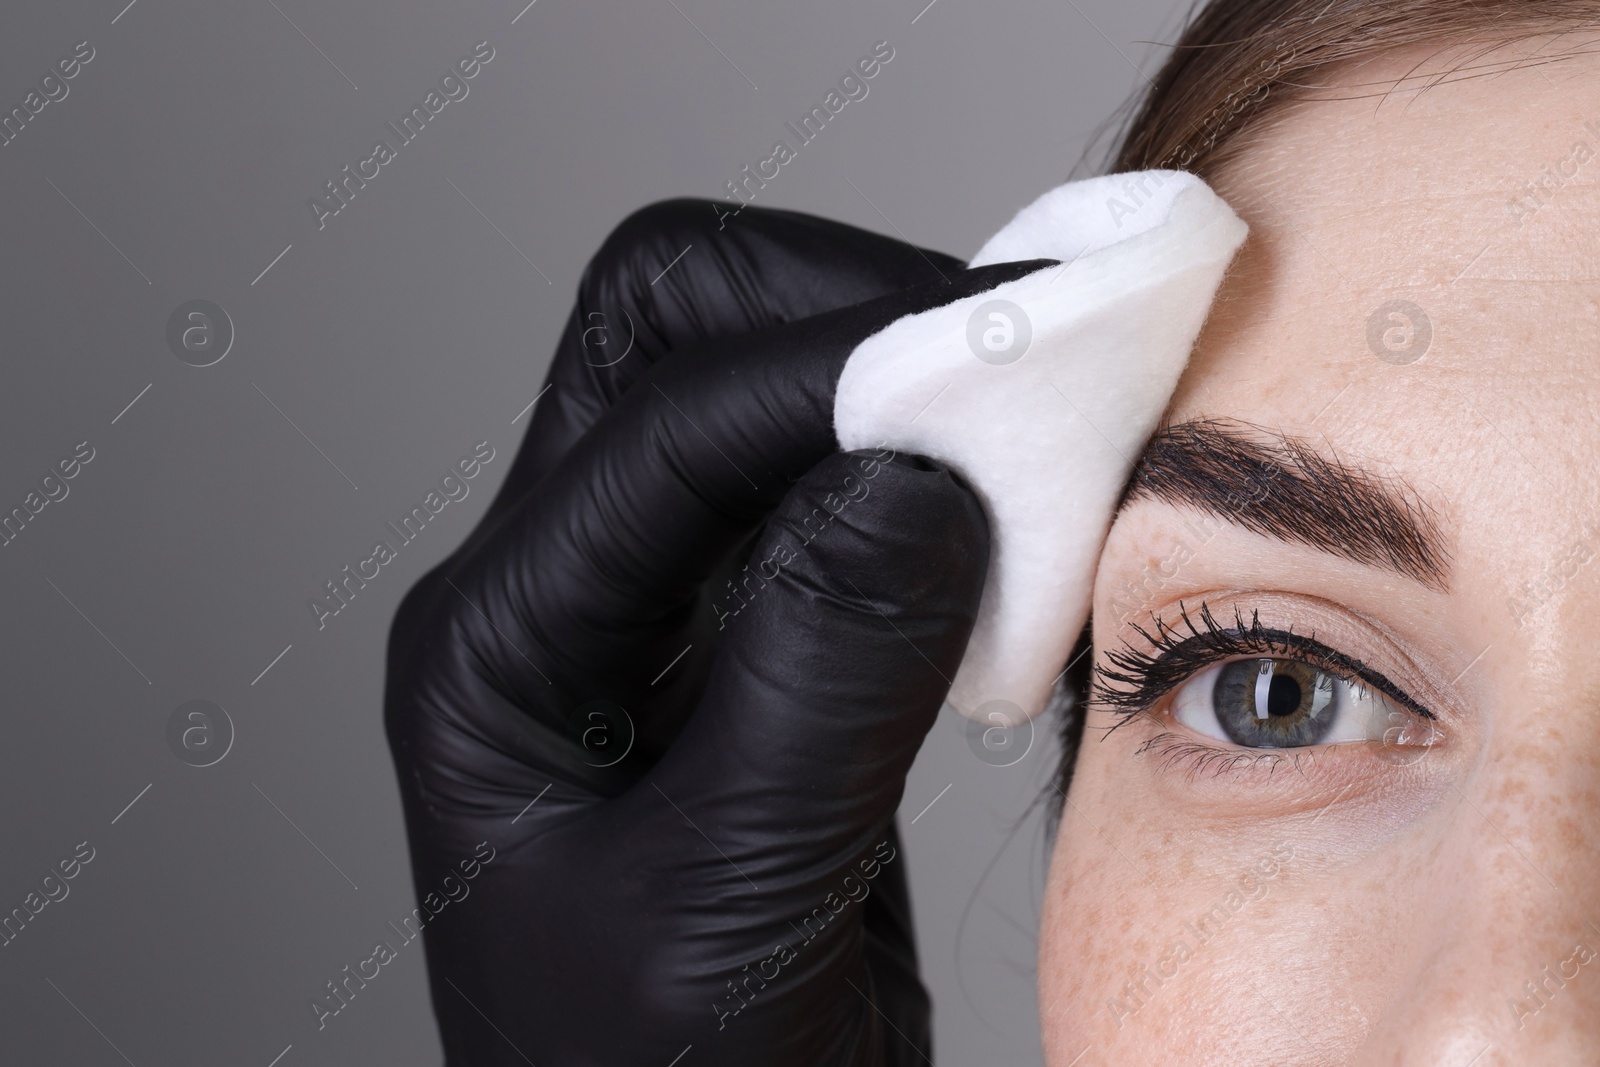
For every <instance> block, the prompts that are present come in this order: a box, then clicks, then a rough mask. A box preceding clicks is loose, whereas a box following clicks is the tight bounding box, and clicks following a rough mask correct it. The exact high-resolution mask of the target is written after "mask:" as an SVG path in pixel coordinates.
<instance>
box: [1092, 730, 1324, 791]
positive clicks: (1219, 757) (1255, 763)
mask: <svg viewBox="0 0 1600 1067" xmlns="http://www.w3.org/2000/svg"><path fill="white" fill-rule="evenodd" d="M1127 721H1128V720H1126V719H1124V720H1123V722H1121V723H1118V724H1117V725H1118V726H1122V725H1125V724H1126V723H1127ZM1115 728H1116V727H1112V728H1111V729H1115ZM1107 732H1108V733H1109V732H1110V731H1109V730H1108V731H1107ZM1147 753H1148V754H1152V755H1154V756H1155V757H1156V758H1158V759H1159V760H1160V761H1161V766H1162V769H1163V770H1168V771H1173V770H1181V771H1183V772H1185V773H1186V774H1187V775H1188V776H1189V777H1190V778H1191V779H1192V778H1197V777H1199V776H1200V775H1202V774H1206V773H1208V772H1209V773H1210V774H1211V776H1212V777H1214V778H1220V777H1221V776H1222V775H1224V774H1233V773H1238V772H1239V771H1242V770H1245V769H1253V768H1257V767H1260V766H1261V765H1262V764H1265V765H1266V768H1265V769H1266V771H1267V773H1268V774H1269V775H1270V774H1272V773H1274V772H1275V771H1276V770H1277V769H1278V767H1279V765H1281V764H1285V763H1288V764H1290V765H1291V766H1292V767H1293V768H1294V769H1295V770H1299V768H1300V761H1301V759H1311V758H1313V757H1312V755H1311V750H1310V749H1307V750H1306V751H1305V752H1295V753H1293V754H1292V755H1291V754H1287V753H1284V752H1274V751H1270V750H1250V749H1245V750H1240V749H1232V748H1218V747H1216V746H1214V745H1208V744H1206V743H1205V742H1203V741H1195V740H1194V739H1192V738H1189V737H1184V736H1182V735H1181V734H1176V733H1173V732H1172V731H1170V730H1168V731H1163V732H1162V733H1159V734H1157V735H1156V736H1154V737H1152V738H1150V739H1149V740H1148V741H1146V742H1145V743H1144V744H1142V745H1140V746H1139V747H1138V748H1137V749H1136V750H1135V751H1134V755H1136V756H1143V755H1145V754H1147Z"/></svg>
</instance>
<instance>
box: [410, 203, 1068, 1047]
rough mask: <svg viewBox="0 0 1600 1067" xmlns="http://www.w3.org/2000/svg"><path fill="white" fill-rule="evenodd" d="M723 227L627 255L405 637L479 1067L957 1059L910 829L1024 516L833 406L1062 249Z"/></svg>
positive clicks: (443, 1020) (425, 876)
mask: <svg viewBox="0 0 1600 1067" xmlns="http://www.w3.org/2000/svg"><path fill="white" fill-rule="evenodd" d="M718 223H719V220H718V213H717V212H716V211H715V209H714V207H713V205H711V204H710V203H709V202H703V201H671V202H667V203H663V204H658V205H655V206H653V207H651V208H647V209H645V210H643V211H641V212H639V213H637V214H635V215H634V216H632V217H631V218H630V219H628V220H627V221H626V222H624V223H623V224H622V225H621V226H620V227H619V228H618V229H617V230H616V231H615V232H614V233H613V234H612V236H611V237H610V238H609V239H608V240H607V242H606V243H605V245H604V246H603V247H602V249H601V250H600V252H599V253H598V254H597V255H596V257H595V259H594V260H593V261H592V262H591V263H590V265H589V268H588V270H587V271H586V272H585V274H584V278H583V281H582V283H581V284H580V288H579V298H578V303H577V307H576V308H575V309H574V311H573V315H572V319H571V321H570V322H569V324H568V326H567V330H566V333H565V335H564V336H563V338H562V341H561V345H560V348H559V350H558V351H557V354H556V357H555V362H554V363H553V365H552V367H551V371H550V376H549V381H550V383H551V389H550V391H549V393H548V394H546V395H545V396H544V397H543V398H542V399H541V400H540V401H539V404H538V406H537V408H536V409H535V412H536V414H535V417H534V421H533V425H532V427H531V428H530V430H529V433H528V436H527V439H526V440H525V442H524V444H523V447H522V450H521V453H520V454H519V455H518V457H517V460H516V462H515V464H514V466H513V469H512V470H511V472H510V473H509V474H508V476H507V482H506V484H505V486H504V487H503V489H502V490H501V492H500V494H499V496H498V497H497V498H496V499H495V501H494V502H493V504H492V505H491V508H490V510H489V513H488V514H487V515H486V516H485V518H484V520H483V522H482V523H481V524H480V526H479V527H478V529H477V530H475V531H474V532H473V534H472V535H471V536H470V537H469V539H468V540H467V542H466V543H465V544H464V545H463V546H462V547H461V548H460V549H459V550H458V551H457V552H456V553H455V554H454V555H452V556H451V557H450V558H449V559H448V560H446V561H445V562H444V563H443V564H441V565H440V566H439V567H437V568H436V569H434V570H433V571H432V572H430V573H429V574H428V575H427V576H425V577H424V578H423V579H422V580H421V581H419V582H418V584H417V586H416V587H415V588H414V589H413V590H412V591H411V592H410V593H409V594H408V596H407V597H406V599H405V601H404V602H403V603H402V604H401V607H400V609H399V611H398V613H397V616H396V619H395V622H394V626H393V629H392V632H391V635H390V643H389V659H388V677H387V687H386V694H385V720H386V726H387V729H388V734H389V741H390V747H391V749H392V752H393V755H394V759H395V763H396V766H397V769H398V772H399V781H400V787H401V792H402V795H403V797H404V802H405V813H406V822H407V829H408V832H409V837H410V842H411V855H412V866H413V876H414V880H415V887H416V892H417V896H418V899H419V901H422V902H423V905H424V907H423V909H421V911H422V914H423V916H424V917H430V918H429V922H428V926H427V937H426V942H425V943H426V945H427V952H428V964H429V977H430V981H431V988H432V995H433V1003H434V1010H435V1012H436V1014H437V1016H438V1018H439V1021H440V1026H441V1030H442V1034H443V1040H444V1045H445V1048H446V1051H447V1055H448V1059H449V1062H450V1063H451V1064H452V1065H456V1067H465V1065H472V1067H478V1065H486V1064H522V1063H532V1064H537V1065H538V1067H565V1065H588V1064H596V1065H599V1064H605V1065H624V1064H625V1065H634V1064H641V1065H658V1067H668V1065H669V1064H674V1063H676V1064H677V1065H678V1067H703V1065H709V1064H741V1065H747V1064H765V1065H779V1067H782V1065H800V1064H805V1065H807V1067H813V1065H824V1067H832V1065H845V1064H850V1065H867V1064H872V1065H879V1064H896V1065H898V1064H906V1063H918V1062H923V1061H924V1060H925V1059H929V1057H930V1056H931V1053H930V1052H929V1045H930V1040H929V1021H928V1003H927V996H926V993H925V992H924V990H923V988H922V986H921V983H920V982H919V980H918V978H917V974H916V959H915V951H914V947H913V940H912V930H911V924H910V916H909V910H908V904H907V898H906V890H905V883H904V860H903V858H901V857H900V856H899V855H898V853H897V845H896V842H895V836H894V830H893V816H894V812H895V809H896V807H897V806H898V803H899V800H900V796H901V793H902V791H903V788H904V784H905V775H906V772H907V770H908V769H909V768H910V766H911V762H912V759H913V758H914V756H915V754H916V751H917V749H918V747H919V746H920V745H921V743H922V740H923V737H924V736H925V734H926V732H927V730H928V729H929V727H930V726H931V725H932V723H933V720H934V717H935V716H936V714H937V712H938V709H939V707H940V705H941V702H942V700H943V697H944V694H945V692H946V691H947V689H948V687H949V681H950V678H951V677H952V676H953V675H954V672H955V668H956V666H957V664H958V663H959V662H960V659H961V655H962V652H963V651H964V649H965V646H966V642H967V638H968V635H969V633H970V631H971V627H972V624H973V619H974V616H975V612H976V609H977V604H978V598H979V593H980V591H981V588H982V584H983V578H984V574H985V569H986V566H987V561H988V532H987V527H986V525H985V521H984V518H983V514H982V511H981V509H980V507H979V505H978V504H977V502H976V500H975V499H974V498H973V496H972V495H971V493H970V492H969V491H968V490H966V489H965V488H964V487H963V486H962V485H961V484H960V483H959V482H958V481H957V480H956V479H955V478H953V477H952V476H951V474H950V473H949V472H948V471H946V470H945V469H943V468H942V467H940V466H938V465H937V464H934V463H932V462H929V461H927V460H923V459H919V458H917V457H910V456H904V455H901V456H893V457H891V455H890V454H888V453H847V454H840V453H838V452H837V451H836V450H837V448H838V445H837V442H836V441H835V439H834V436H833V430H832V409H833V393H834V388H835V386H836V384H837V382H838V378H839V374H840V371H841V370H842V368H843V365H844V362H845V359H846V357H848V355H849V353H850V352H851V350H852V349H853V348H854V347H855V345H856V344H857V343H859V342H860V341H861V340H862V339H863V338H865V337H867V336H869V335H870V334H872V333H875V332H876V331H877V330H878V329H880V328H881V327H883V326H884V325H886V324H888V323H890V322H892V321H894V320H895V319H898V318H900V317H902V316H904V315H908V314H912V313H915V312H918V311H921V310H924V309H927V308H930V307H935V306H938V305H942V304H946V303H949V302H951V301H954V300H957V299H960V298H962V297H964V296H967V295H969V294H972V293H975V292H980V291H984V290H987V289H989V288H992V287H994V286H995V285H998V284H1000V283H1001V282H1003V281H1007V280H1010V279H1012V278H1016V277H1020V276H1022V275H1023V274H1026V273H1029V272H1031V271H1033V270H1037V269H1039V268H1040V267H1041V266H1044V265H1045V263H1044V262H1042V261H1034V262H1031V263H1023V264H1000V265H995V266H990V267H985V268H981V269H978V270H972V271H967V270H963V269H962V267H961V264H960V263H959V262H958V261H955V260H953V259H951V258H950V257H948V256H944V255H941V254H939V253H935V252H926V251H922V250H918V249H915V248H912V247H910V246H908V245H906V244H903V243H901V242H898V241H893V240H890V239H887V238H884V237H881V236H878V235H875V234H871V233H867V232H865V231H861V230H857V229H854V228H852V227H848V226H843V225H840V224H837V223H831V222H827V221H824V220H821V219H816V218H811V217H808V216H804V215H799V214H796V213H792V212H781V211H770V210H768V211H763V210H759V209H754V208H747V209H746V210H745V211H744V212H743V213H742V214H741V215H739V216H738V217H736V218H730V219H728V220H727V222H726V224H725V226H723V227H721V228H719V225H718ZM686 246H692V247H691V248H690V250H689V251H688V253H687V254H685V255H683V256H682V258H681V259H678V260H677V262H676V263H673V260H674V258H675V257H678V256H679V254H680V253H682V252H683V250H684V248H685V247H686ZM669 264H671V268H670V269H666V268H667V267H668V265H669ZM664 269H666V273H664V274H663V273H662V271H663V270H664ZM630 334H631V343H632V348H631V349H629V348H628V347H627V346H628V344H629V337H630ZM624 351H627V353H628V354H627V355H626V356H622V353H623V352H624ZM619 357H620V358H619ZM603 364H609V365H603ZM774 509H776V511H775V512H774ZM769 516H770V521H768V522H766V524H765V527H764V528H763V527H762V523H763V520H766V519H768V518H769ZM752 535H756V540H755V544H754V549H753V551H750V550H749V546H750V544H751V538H752ZM746 563H748V564H749V570H748V571H742V570H741V568H742V567H743V566H744V565H745V564H746ZM736 576H737V577H738V579H739V584H738V586H737V589H736V590H735V589H734V587H732V586H730V585H729V584H728V582H729V579H731V578H734V577H736ZM685 649H687V651H685ZM530 802H533V803H532V806H531V807H530V806H529V805H530ZM484 842H486V843H487V845H482V844H481V843H484ZM491 850H492V851H491ZM489 856H492V859H488V860H487V862H484V860H485V857H489ZM467 874H471V875H473V877H472V878H471V879H470V880H467V879H466V878H465V875H467ZM463 894H464V895H463ZM435 912H436V913H437V914H436V917H432V916H433V915H434V913H435ZM686 1050H687V1051H686ZM680 1055H681V1056H682V1058H681V1060H675V1059H674V1058H675V1057H678V1056H680Z"/></svg>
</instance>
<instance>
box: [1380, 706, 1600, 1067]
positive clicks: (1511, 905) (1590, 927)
mask: <svg viewBox="0 0 1600 1067" xmlns="http://www.w3.org/2000/svg"><path fill="white" fill-rule="evenodd" d="M1564 712H1565V714H1566V715H1569V716H1570V715H1571V714H1572V709H1570V708H1568V709H1564ZM1594 714H1595V715H1597V716H1600V708H1597V709H1596V711H1595V713H1594ZM1577 732H1580V733H1583V734H1584V735H1585V736H1584V738H1583V740H1582V741H1578V740H1576V739H1575V738H1572V737H1567V738H1562V737H1559V736H1553V735H1551V734H1550V733H1548V732H1542V731H1539V730H1537V729H1532V730H1527V731H1526V732H1525V733H1523V734H1520V735H1517V736H1515V737H1506V736H1505V733H1504V732H1503V733H1502V737H1501V739H1500V740H1501V741H1502V745H1500V746H1498V747H1499V749H1500V751H1499V752H1498V754H1497V756H1496V757H1495V758H1492V759H1490V760H1488V761H1486V762H1485V764H1484V765H1483V766H1481V767H1480V768H1479V770H1478V771H1477V772H1476V773H1475V774H1473V775H1471V776H1469V777H1468V778H1466V779H1465V780H1463V781H1461V782H1459V783H1458V784H1457V785H1453V786H1451V787H1450V790H1449V797H1450V799H1451V800H1453V801H1454V806H1453V808H1451V809H1449V810H1448V811H1447V812H1446V813H1445V814H1444V815H1443V818H1444V819H1445V820H1446V826H1445V829H1444V832H1443V834H1442V835H1441V838H1440V840H1439V845H1438V849H1437V852H1436V853H1435V856H1434V857H1433V859H1432V860H1430V861H1429V862H1428V866H1429V867H1430V868H1431V870H1430V877H1429V878H1428V879H1427V880H1426V886H1427V888H1426V890H1425V891H1424V892H1423V895H1419V896H1418V897H1417V898H1416V899H1415V900H1414V901H1413V902H1412V903H1411V904H1410V905H1409V906H1410V907H1411V908H1412V910H1413V911H1414V913H1415V916H1416V920H1415V924H1414V925H1413V930H1414V935H1413V936H1414V940H1413V941H1412V946H1411V950H1412V952H1413V953H1414V959H1415V964H1414V966H1413V968H1412V969H1411V971H1410V975H1409V978H1408V979H1407V980H1406V981H1405V982H1404V983H1402V986H1401V987H1400V988H1397V989H1396V990H1394V991H1393V993H1392V995H1391V997H1390V1003H1389V1006H1388V1010H1387V1011H1386V1013H1385V1016H1384V1019H1383V1021H1382V1023H1381V1024H1380V1025H1379V1026H1378V1027H1377V1028H1376V1029H1375V1030H1374V1032H1373V1033H1372V1035H1371V1036H1370V1038H1369V1040H1368V1041H1367V1043H1366V1046H1365V1047H1364V1048H1363V1050H1362V1054H1361V1056H1359V1057H1358V1059H1357V1061H1356V1062H1358V1063H1360V1064H1371V1065H1373V1067H1376V1065H1378V1064H1384V1065H1402V1064H1403V1065H1410V1064H1417V1065H1422V1064H1428V1065H1433V1064H1456V1065H1460V1067H1469V1065H1470V1067H1510V1065H1523V1064H1528V1065H1533V1064H1538V1065H1541V1067H1568V1065H1571V1067H1577V1065H1580V1064H1583V1065H1593V1064H1595V1063H1597V1062H1600V848H1597V847H1596V846H1597V844H1600V836H1597V833H1596V828H1597V827H1600V790H1597V788H1596V784H1597V783H1596V777H1597V770H1596V762H1597V761H1596V759H1595V757H1594V755H1593V754H1594V753H1595V752H1596V751H1597V749H1596V748H1595V745H1594V743H1593V742H1592V741H1591V740H1590V737H1591V736H1592V731H1591V730H1589V729H1584V730H1581V731H1577ZM1414 888H1418V889H1420V888H1421V887H1414Z"/></svg>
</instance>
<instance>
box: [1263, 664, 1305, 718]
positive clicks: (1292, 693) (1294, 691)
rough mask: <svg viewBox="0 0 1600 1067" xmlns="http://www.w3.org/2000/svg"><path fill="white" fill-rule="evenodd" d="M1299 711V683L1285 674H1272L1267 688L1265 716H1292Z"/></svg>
mask: <svg viewBox="0 0 1600 1067" xmlns="http://www.w3.org/2000/svg"><path fill="white" fill-rule="evenodd" d="M1298 710H1300V683H1299V682H1297V681H1295V680H1294V679H1293V678H1291V677H1290V676H1289V675H1287V674H1274V675H1273V676H1272V684H1271V685H1270V686H1268V687H1267V714H1268V715H1271V716H1274V717H1281V716H1284V715H1293V714H1294V713H1295V712H1296V711H1298Z"/></svg>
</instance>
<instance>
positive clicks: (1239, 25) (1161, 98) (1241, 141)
mask: <svg viewBox="0 0 1600 1067" xmlns="http://www.w3.org/2000/svg"><path fill="white" fill-rule="evenodd" d="M1597 27H1600V0H1212V2H1210V3H1205V2H1204V0H1197V3H1196V4H1195V7H1193V8H1191V9H1190V12H1189V16H1188V21H1187V24H1186V25H1185V27H1184V29H1183V32H1182V34H1181V35H1180V36H1179V38H1178V41H1177V43H1176V44H1175V45H1174V46H1173V50H1172V55H1171V56H1169V57H1168V58H1167V61H1166V62H1165V63H1164V64H1163V65H1162V67H1161V70H1160V71H1159V72H1158V73H1157V74H1156V76H1155V78H1153V79H1151V81H1150V84H1149V85H1148V87H1147V88H1146V90H1145V91H1144V92H1143V93H1141V94H1138V95H1137V96H1135V97H1134V99H1133V100H1131V101H1130V102H1129V104H1128V105H1126V106H1125V107H1124V109H1123V113H1122V114H1123V122H1122V129H1121V134H1120V136H1119V137H1118V140H1117V144H1116V145H1115V147H1114V149H1113V151H1112V152H1111V157H1110V165H1109V167H1108V168H1106V169H1107V170H1108V172H1109V173H1118V172H1122V171H1134V170H1146V169H1152V168H1170V169H1176V170H1187V171H1190V172H1192V173H1194V174H1197V175H1199V176H1200V177H1201V178H1205V179H1207V180H1210V179H1212V178H1213V177H1214V176H1215V174H1216V172H1217V170H1218V168H1219V167H1220V166H1221V165H1222V164H1223V163H1224V162H1226V161H1227V160H1228V159H1230V158H1231V157H1232V156H1233V155H1235V154H1237V152H1238V151H1239V150H1240V149H1242V148H1243V147H1245V146H1246V145H1247V144H1248V141H1249V138H1248V136H1247V135H1248V134H1249V133H1251V132H1252V131H1256V130H1260V129H1261V128H1263V127H1264V126H1265V125H1266V124H1267V123H1268V122H1270V121H1273V120H1275V119H1277V118H1280V117H1282V116H1283V115H1284V114H1285V113H1286V112H1287V111H1289V110H1290V109H1291V107H1292V105H1293V104H1294V102H1295V101H1297V100H1303V99H1305V98H1306V97H1307V96H1308V95H1310V94H1312V93H1313V92H1317V93H1319V94H1322V95H1326V94H1325V92H1324V91H1325V90H1326V89H1327V88H1328V83H1329V82H1330V81H1331V78H1330V75H1331V73H1332V71H1333V68H1335V67H1336V66H1337V67H1340V68H1342V70H1341V72H1342V73H1344V74H1346V76H1345V77H1342V78H1341V79H1340V83H1339V84H1340V93H1341V94H1343V93H1344V92H1345V91H1346V90H1350V91H1351V92H1353V94H1354V95H1356V96H1361V95H1374V94H1376V95H1382V93H1383V92H1385V91H1388V89H1390V88H1392V87H1393V79H1392V78H1390V79H1389V80H1388V82H1387V83H1382V82H1380V83H1373V84H1374V85H1375V86H1376V88H1375V89H1374V90H1373V92H1372V93H1363V92H1361V84H1360V82H1359V81H1357V80H1354V79H1351V78H1349V77H1348V76H1347V75H1348V71H1349V68H1350V67H1351V66H1352V65H1356V64H1359V63H1360V62H1361V61H1363V60H1368V59H1372V58H1375V57H1377V56H1378V55H1379V54H1380V53H1385V52H1390V51H1392V50H1394V49H1397V48H1402V47H1406V46H1409V45H1416V44H1424V43H1437V44H1438V45H1439V46H1440V48H1441V50H1447V49H1459V53H1458V54H1456V55H1453V56H1451V57H1450V60H1449V62H1447V63H1444V64H1442V68H1443V73H1440V74H1436V75H1433V76H1432V79H1433V80H1434V81H1435V82H1440V81H1454V80H1458V79H1460V78H1465V77H1482V76H1485V75H1489V74H1495V73H1499V72H1502V71H1505V70H1507V69H1509V68H1511V67H1516V66H1523V65H1527V64H1529V63H1535V62H1553V61H1555V60H1558V59H1561V58H1563V56H1565V55H1570V54H1571V53H1570V52H1565V53H1563V52H1540V53H1539V54H1536V55H1531V56H1522V57H1516V58H1513V59H1510V60H1503V61H1493V62H1487V63H1485V62H1481V60H1483V58H1484V56H1486V55H1487V54H1488V53H1490V52H1492V51H1494V50H1495V49H1497V48H1499V47H1501V46H1502V45H1505V44H1508V43H1513V42H1515V41H1519V40H1523V39H1526V38H1530V37H1535V36H1538V35H1541V34H1545V33H1549V32H1551V31H1560V30H1575V29H1584V28H1597ZM1116 122H1117V119H1116V118H1115V117H1114V118H1113V120H1112V123H1110V124H1108V126H1107V129H1109V128H1111V127H1112V126H1114V125H1115V124H1116ZM1089 645H1090V631H1089V630H1088V629H1085V631H1084V633H1083V636H1082V637H1081V638H1079V641H1078V645H1077V647H1075V648H1074V649H1073V650H1072V656H1071V658H1070V659H1069V660H1068V663H1069V664H1070V666H1069V667H1068V668H1067V670H1066V672H1065V673H1064V676H1063V678H1062V679H1061V682H1060V685H1061V689H1060V691H1059V693H1058V697H1057V699H1056V701H1054V702H1053V705H1054V706H1055V707H1056V708H1058V709H1059V710H1060V716H1061V718H1060V737H1061V769H1060V773H1059V774H1058V775H1057V778H1056V781H1055V782H1054V783H1053V785H1054V788H1053V790H1052V793H1053V795H1050V796H1048V798H1047V799H1048V800H1049V801H1050V802H1051V803H1050V804H1049V806H1048V807H1047V812H1048V822H1047V825H1048V829H1049V832H1050V833H1051V834H1052V835H1053V834H1054V832H1055V828H1056V826H1057V824H1058V822H1059V819H1060V812H1061V805H1062V802H1063V800H1064V798H1065V796H1066V790H1067V787H1068V785H1069V784H1070V783H1071V780H1072V767H1073V763H1074V762H1075V761H1076V759H1077V753H1078V747H1079V745H1080V743H1081V742H1082V738H1083V729H1084V720H1085V718H1086V716H1085V710H1086V708H1087V703H1088V698H1089V689H1090V680H1091V677H1092V671H1091V662H1090V660H1091V657H1090V656H1088V655H1087V652H1088V650H1089Z"/></svg>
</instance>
